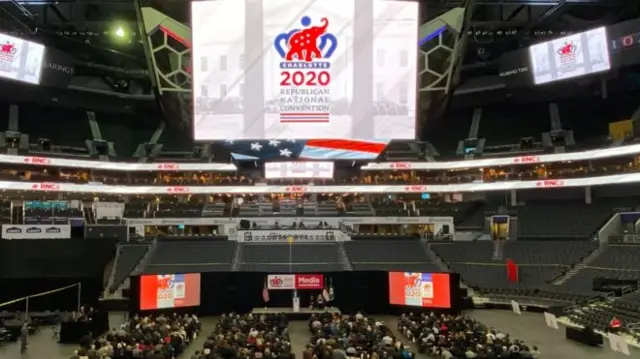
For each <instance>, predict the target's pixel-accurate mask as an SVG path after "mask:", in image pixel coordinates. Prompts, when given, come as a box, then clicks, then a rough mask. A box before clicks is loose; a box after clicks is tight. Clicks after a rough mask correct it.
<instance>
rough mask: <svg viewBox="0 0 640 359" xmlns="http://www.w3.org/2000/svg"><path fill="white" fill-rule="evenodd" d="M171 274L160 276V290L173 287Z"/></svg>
mask: <svg viewBox="0 0 640 359" xmlns="http://www.w3.org/2000/svg"><path fill="white" fill-rule="evenodd" d="M171 280H172V278H171V276H170V275H169V276H158V290H167V289H170V288H171Z"/></svg>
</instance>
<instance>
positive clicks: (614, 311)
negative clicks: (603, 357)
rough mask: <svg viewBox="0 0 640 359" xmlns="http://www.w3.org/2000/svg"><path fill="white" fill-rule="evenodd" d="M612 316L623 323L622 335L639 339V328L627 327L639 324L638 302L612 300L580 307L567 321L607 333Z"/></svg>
mask: <svg viewBox="0 0 640 359" xmlns="http://www.w3.org/2000/svg"><path fill="white" fill-rule="evenodd" d="M636 293H639V292H636ZM634 295H638V294H634ZM614 316H615V317H617V318H619V319H620V320H621V321H622V322H623V323H625V325H623V326H622V328H621V331H622V333H623V334H627V335H630V336H632V337H634V338H636V340H638V339H640V328H638V327H637V326H635V325H629V324H638V323H640V303H638V302H635V303H629V302H626V301H622V300H614V301H610V302H599V303H595V304H591V305H588V306H582V307H581V308H579V309H577V310H576V311H574V312H572V313H571V314H570V315H569V319H570V320H571V321H572V322H574V323H577V324H580V325H584V326H586V325H588V326H591V327H592V328H593V329H595V330H600V331H603V332H607V330H608V327H609V322H610V321H611V318H613V317H614Z"/></svg>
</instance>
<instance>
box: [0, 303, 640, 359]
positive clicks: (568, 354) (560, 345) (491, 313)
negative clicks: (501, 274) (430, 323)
mask: <svg viewBox="0 0 640 359" xmlns="http://www.w3.org/2000/svg"><path fill="white" fill-rule="evenodd" d="M466 314H467V315H470V316H471V317H474V318H476V319H478V320H479V321H481V322H483V323H485V324H487V325H489V326H491V327H494V328H496V329H499V330H502V331H504V332H506V333H510V334H511V335H512V336H513V337H514V338H518V339H521V340H523V341H525V342H526V343H527V344H529V345H537V346H538V348H539V349H540V352H541V353H542V355H543V357H544V358H563V359H572V358H575V359H585V358H589V359H609V358H611V359H614V358H616V359H619V358H621V357H624V356H622V355H621V354H619V353H614V352H612V351H611V350H610V349H609V347H608V346H606V345H605V347H604V348H591V347H587V346H584V345H582V344H578V343H574V342H570V341H567V340H566V339H565V338H564V331H563V330H562V329H560V330H558V331H555V330H553V329H549V328H547V326H546V325H545V323H544V317H543V316H542V314H539V313H523V315H522V316H517V315H515V314H513V313H512V312H510V311H506V310H474V311H469V312H467V313H466ZM109 318H110V320H111V326H117V325H119V323H121V322H122V320H123V319H124V316H123V315H122V314H121V313H113V314H112V315H110V317H109ZM378 318H380V319H381V320H383V321H384V322H385V323H386V324H387V325H388V326H389V327H391V328H392V329H395V328H396V327H397V319H396V317H392V316H381V317H378ZM216 320H217V319H216V318H203V319H202V328H203V333H204V334H206V335H208V334H209V333H211V332H212V331H213V329H214V328H215V323H216ZM289 333H290V335H291V343H292V346H293V349H294V351H295V353H296V354H297V356H298V355H300V353H301V352H302V350H303V349H304V346H305V344H307V342H308V340H309V329H308V326H307V323H306V322H305V321H294V322H292V323H291V325H290V326H289ZM206 335H202V336H200V337H199V338H198V339H197V340H196V342H195V343H194V344H193V345H191V346H190V347H189V349H188V350H187V351H186V352H185V353H183V354H182V355H181V356H180V359H183V358H185V359H188V358H190V357H191V355H192V354H193V353H194V352H195V351H196V350H198V349H200V348H202V345H203V344H204V341H205V339H206ZM75 349H77V346H76V345H61V344H58V343H57V342H56V340H55V339H54V338H53V332H52V331H51V328H50V327H47V328H42V329H41V330H40V331H39V332H38V333H36V334H35V335H33V336H32V337H31V338H30V344H29V348H28V350H27V352H26V353H25V354H24V355H21V354H20V346H19V345H18V344H17V343H10V344H5V345H0V358H2V359H43V358H47V359H68V358H69V357H70V356H71V355H73V351H74V350H75ZM638 355H640V350H634V351H633V352H632V353H631V356H632V357H634V356H636V357H637V356H638ZM418 359H430V358H428V357H427V356H426V355H418Z"/></svg>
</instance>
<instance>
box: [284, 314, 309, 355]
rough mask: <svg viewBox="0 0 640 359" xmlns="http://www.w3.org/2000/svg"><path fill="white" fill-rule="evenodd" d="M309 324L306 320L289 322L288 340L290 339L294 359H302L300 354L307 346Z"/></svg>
mask: <svg viewBox="0 0 640 359" xmlns="http://www.w3.org/2000/svg"><path fill="white" fill-rule="evenodd" d="M310 337H311V333H310V332H309V324H308V323H307V321H306V320H292V321H291V322H289V338H290V339H291V350H292V351H293V353H294V354H295V355H296V358H302V352H303V351H304V348H305V347H306V345H307V344H309V338H310Z"/></svg>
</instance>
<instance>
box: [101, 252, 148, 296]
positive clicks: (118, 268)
mask: <svg viewBox="0 0 640 359" xmlns="http://www.w3.org/2000/svg"><path fill="white" fill-rule="evenodd" d="M149 247H150V245H149V244H121V245H119V246H118V253H117V255H116V259H117V261H116V263H115V268H114V271H115V272H114V274H113V282H112V283H111V285H110V286H109V290H110V291H111V292H115V291H116V289H117V288H118V287H119V286H120V284H122V282H124V280H125V279H126V278H127V277H128V276H129V275H130V274H131V272H133V270H134V269H135V268H136V266H137V265H138V263H140V260H141V259H142V257H144V255H145V254H147V252H148V251H149Z"/></svg>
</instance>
